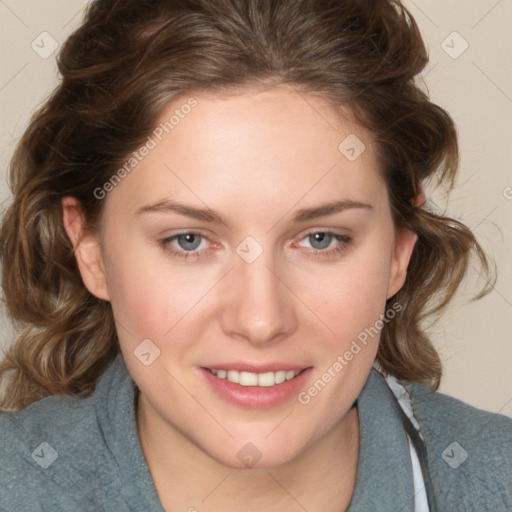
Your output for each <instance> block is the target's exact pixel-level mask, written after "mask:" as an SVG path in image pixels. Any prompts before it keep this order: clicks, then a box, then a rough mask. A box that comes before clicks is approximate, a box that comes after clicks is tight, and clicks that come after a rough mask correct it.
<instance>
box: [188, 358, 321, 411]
mask: <svg viewBox="0 0 512 512" xmlns="http://www.w3.org/2000/svg"><path fill="white" fill-rule="evenodd" d="M208 368H209V367H208ZM208 368H206V367H200V368H198V369H199V372H200V374H201V375H202V376H203V378H204V379H205V382H206V384H207V386H209V387H210V388H211V389H212V390H213V391H214V392H215V393H216V394H217V395H219V396H220V397H221V398H222V399H224V400H226V401H228V402H229V403H231V404H234V405H236V406H238V407H244V408H246V409H269V408H271V407H276V406H278V405H281V404H283V403H285V402H287V401H289V400H291V399H295V398H296V396H297V394H298V393H299V391H300V389H301V388H302V387H303V386H304V383H305V382H306V380H307V379H308V377H309V374H310V373H311V371H312V370H313V367H312V366H310V367H307V368H304V367H303V366H302V367H300V366H291V365H289V364H288V365H286V364H282V365H279V364H271V365H265V366H255V365H251V364H232V365H220V364H219V365H218V366H214V367H213V368H212V369H214V370H216V369H222V370H238V371H246V372H252V373H264V372H271V371H278V370H287V371H288V370H302V371H301V373H299V374H298V375H297V376H296V377H294V378H293V379H290V380H286V381H284V382H282V383H281V384H276V385H274V386H272V387H260V386H241V385H240V384H235V383H234V382H230V381H228V380H226V379H219V378H218V377H215V375H213V374H212V373H211V372H210V371H209V369H208Z"/></svg>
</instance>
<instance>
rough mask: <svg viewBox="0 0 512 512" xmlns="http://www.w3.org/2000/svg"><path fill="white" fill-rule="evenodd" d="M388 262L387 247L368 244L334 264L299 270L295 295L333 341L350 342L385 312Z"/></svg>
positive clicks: (388, 252) (342, 343)
mask: <svg viewBox="0 0 512 512" xmlns="http://www.w3.org/2000/svg"><path fill="white" fill-rule="evenodd" d="M390 263H391V251H390V249H389V248H388V249H387V250H386V249H385V245H384V244H368V246H367V247H364V248H361V249H360V250H358V251H357V252H354V255H353V256H350V257H348V258H346V259H345V260H344V261H343V262H341V263H340V264H338V265H336V266H332V267H330V268H323V269H321V270H319V271H317V272H313V273H311V272H305V271H302V277H297V280H296V282H302V285H301V286H300V290H298V293H297V294H298V295H299V296H300V297H303V298H304V302H305V303H306V304H307V305H308V306H309V308H310V309H311V311H312V312H313V313H315V314H316V315H317V316H318V317H319V318H320V319H321V320H322V321H323V322H324V323H325V325H327V327H328V328H329V329H330V331H331V333H332V334H333V338H332V339H335V340H336V341H335V342H334V343H336V344H337V345H346V344H350V341H351V340H352V339H355V338H356V337H357V336H358V335H359V333H361V332H362V331H364V330H365V329H366V328H368V327H370V326H373V325H374V324H375V322H376V321H377V320H378V318H379V315H380V314H382V313H383V312H384V308H385V304H386V293H387V289H388V280H389V270H390ZM338 348H343V347H338Z"/></svg>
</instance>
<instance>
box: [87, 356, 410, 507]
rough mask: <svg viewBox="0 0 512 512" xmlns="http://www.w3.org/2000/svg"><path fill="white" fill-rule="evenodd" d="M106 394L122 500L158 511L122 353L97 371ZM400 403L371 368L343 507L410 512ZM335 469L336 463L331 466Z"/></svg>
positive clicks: (103, 421) (100, 410) (106, 431)
mask: <svg viewBox="0 0 512 512" xmlns="http://www.w3.org/2000/svg"><path fill="white" fill-rule="evenodd" d="M96 393H97V394H98V395H99V396H103V397H107V398H106V400H107V404H106V405H107V407H105V404H104V403H102V404H100V403H98V404H97V405H98V406H99V407H97V414H98V419H99V423H100V427H101V429H102V432H103V435H104V437H105V440H106V443H107V445H108V446H109V448H110V450H111V452H112V454H113V456H114V457H115V459H116V460H117V461H118V464H119V470H120V472H121V475H122V480H123V488H122V495H123V498H124V499H125V500H126V502H127V503H129V504H130V503H131V504H135V503H137V504H139V503H144V506H145V508H146V510H151V511H155V512H156V511H160V512H163V508H162V506H161V504H160V501H159V499H158V495H157V493H156V489H155V487H154V484H153V480H152V479H151V475H150V473H149V469H148V467H147V464H146V461H145V459H144V455H143V453H142V447H141V445H140V440H139V437H138V433H137V426H136V421H135V400H136V386H135V383H134V382H133V380H132V378H131V376H130V374H129V373H128V370H127V369H126V366H125V364H124V361H123V359H122V356H121V354H119V355H118V356H117V357H116V359H115V360H114V361H113V363H112V364H111V365H110V367H109V368H108V369H107V370H106V372H105V373H104V375H103V376H102V378H101V380H100V382H99V383H98V386H97V388H96V391H95V394H96ZM397 407H399V405H398V403H397V402H396V400H395V398H394V396H393V394H392V392H391V391H390V389H389V388H388V386H387V384H386V383H385V381H384V379H383V377H382V376H381V375H380V374H379V373H378V372H376V371H375V370H372V371H371V373H370V375H369V377H368V380H367V381H366V384H365V386H364V387H363V389H362V391H361V393H360V395H359V397H358V399H357V408H358V414H359V423H360V452H359V463H358V473H357V480H356V486H355V491H354V495H353V497H352V501H351V504H350V507H349V509H348V512H368V511H370V510H371V511H372V512H380V511H382V512H384V511H385V512H389V511H390V510H392V511H393V512H413V510H414V496H413V494H414V493H413V479H412V469H411V460H410V455H409V449H408V444H407V439H406V435H405V431H404V429H403V426H402V423H401V420H400V416H399V414H398V412H397ZM333 470H335V468H333Z"/></svg>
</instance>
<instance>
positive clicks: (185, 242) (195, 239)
mask: <svg viewBox="0 0 512 512" xmlns="http://www.w3.org/2000/svg"><path fill="white" fill-rule="evenodd" d="M174 239H175V240H176V243H177V244H178V245H179V247H180V249H183V250H184V251H195V250H196V249H197V248H198V247H199V246H200V245H201V242H202V240H203V237H202V236H201V235H198V234H197V233H184V234H181V235H176V236H175V237H174Z"/></svg>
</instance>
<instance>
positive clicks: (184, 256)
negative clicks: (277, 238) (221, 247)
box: [158, 231, 352, 261]
mask: <svg viewBox="0 0 512 512" xmlns="http://www.w3.org/2000/svg"><path fill="white" fill-rule="evenodd" d="M317 233H323V234H325V235H328V236H332V237H333V239H334V240H337V241H338V242H339V244H337V245H336V247H335V248H334V249H311V250H309V251H308V252H309V253H310V255H311V256H313V257H314V258H327V259H328V258H332V257H335V256H337V255H340V254H343V253H344V252H345V251H346V250H347V249H348V246H349V245H350V243H351V242H352V238H351V237H349V236H347V235H340V234H338V233H334V232H332V231H310V232H309V233H306V234H305V235H304V236H303V237H302V238H301V239H300V241H302V240H305V239H306V238H308V237H309V236H311V235H315V234H317ZM183 235H195V236H198V237H200V238H201V239H204V240H207V241H210V240H209V238H208V237H206V236H204V235H202V234H201V233H197V232H195V231H184V232H183V233H178V234H176V235H173V236H170V237H167V238H163V239H162V240H159V241H158V244H159V245H160V246H161V247H162V249H163V250H164V252H165V253H166V254H168V255H170V256H172V257H173V258H177V259H181V260H184V261H187V260H190V259H192V260H194V261H196V260H199V259H203V258H207V257H208V255H209V253H210V252H211V251H212V249H203V250H199V251H197V250H195V251H185V250H176V249H174V248H172V245H171V244H172V242H173V241H174V240H177V239H178V237H180V236H183Z"/></svg>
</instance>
